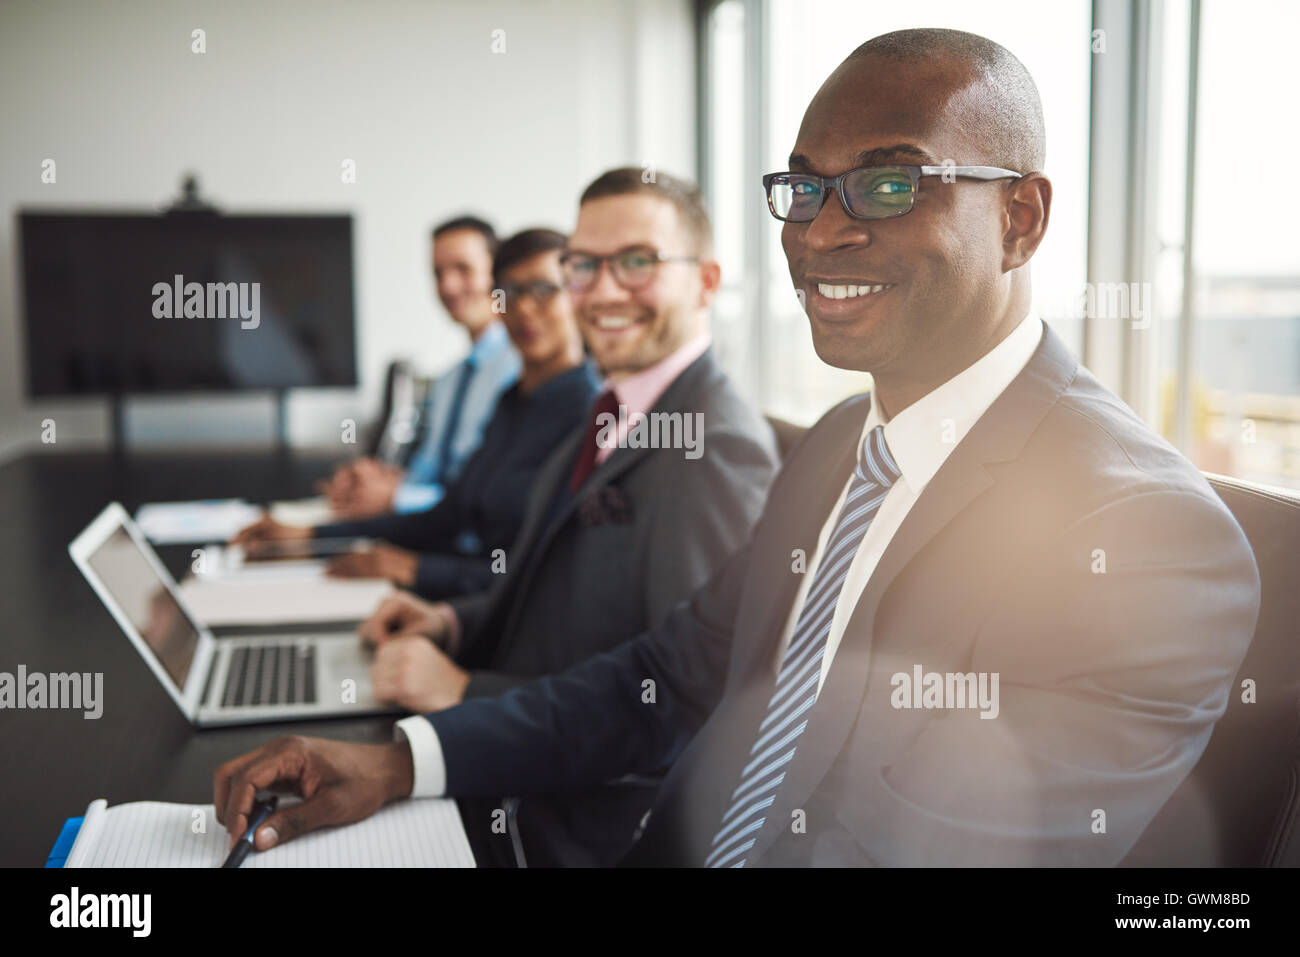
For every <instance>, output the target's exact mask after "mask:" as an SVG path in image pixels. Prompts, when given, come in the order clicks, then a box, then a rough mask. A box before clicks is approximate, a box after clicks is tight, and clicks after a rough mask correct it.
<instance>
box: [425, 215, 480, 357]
mask: <svg viewBox="0 0 1300 957" xmlns="http://www.w3.org/2000/svg"><path fill="white" fill-rule="evenodd" d="M433 278H434V282H435V283H436V284H437V286H438V298H439V299H440V300H442V305H443V308H444V309H446V310H447V312H448V314H449V315H450V316H451V317H452V319H454V320H456V321H457V322H458V323H460V324H461V325H462V326H464V327H465V328H466V329H467V330H469V332H470V334H471V335H476V334H477V333H478V332H480V331H481V330H482V329H484V328H485V327H486V326H487V325H488V324H490V323H491V322H492V318H493V317H492V251H491V250H490V249H489V248H488V242H487V239H485V238H484V236H483V234H482V233H480V232H479V231H478V230H475V229H453V230H450V231H448V232H445V233H443V234H442V235H440V236H438V237H437V238H436V239H434V241H433Z"/></svg>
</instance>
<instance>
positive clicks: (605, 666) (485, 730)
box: [214, 30, 1259, 867]
mask: <svg viewBox="0 0 1300 957" xmlns="http://www.w3.org/2000/svg"><path fill="white" fill-rule="evenodd" d="M1043 152H1044V136H1043V125H1042V114H1041V108H1040V106H1039V101H1038V95H1037V91H1036V90H1035V88H1034V85H1033V82H1032V80H1031V79H1030V77H1029V75H1028V74H1027V72H1026V71H1025V70H1024V67H1023V66H1022V65H1021V64H1020V63H1019V62H1018V61H1017V60H1016V59H1015V58H1014V57H1012V56H1011V54H1010V53H1008V52H1007V51H1006V50H1004V49H1003V48H1002V47H1000V46H998V45H997V44H994V43H992V42H991V41H988V40H986V39H984V38H982V37H977V36H973V35H971V34H966V33H960V32H957V31H948V30H908V31H900V32H897V33H892V34H886V35H884V36H881V37H877V38H875V39H873V40H871V41H868V42H867V43H866V44H864V45H863V46H862V47H860V48H859V49H858V50H857V51H855V53H854V54H852V55H851V56H850V57H849V58H848V59H847V60H846V61H845V62H844V63H843V64H841V65H840V67H839V68H838V69H837V70H836V71H835V72H834V73H833V74H832V75H831V77H830V78H829V79H828V80H827V81H826V83H825V84H824V85H823V87H822V88H821V90H820V91H819V92H818V94H817V95H816V97H815V98H814V100H813V102H812V104H811V105H810V106H809V108H808V110H807V112H806V114H805V116H804V121H803V124H802V126H801V128H800V131H799V135H798V139H797V142H796V144H795V148H794V151H793V153H792V155H791V158H790V167H791V169H790V170H789V171H787V172H783V173H778V174H773V175H771V176H769V177H767V178H766V184H767V186H768V196H769V203H770V207H771V211H772V213H773V214H774V215H775V216H777V217H778V218H780V219H782V220H784V221H785V223H786V225H785V226H784V229H783V233H782V241H783V244H784V247H785V252H786V256H787V259H788V260H789V265H790V272H791V276H792V278H793V279H794V282H795V285H796V287H797V288H798V289H799V290H800V291H801V292H802V293H803V294H804V295H805V296H806V303H807V311H808V314H809V319H810V323H811V327H812V332H813V340H814V343H815V345H816V347H817V350H818V354H819V355H820V356H821V357H822V358H823V359H824V360H825V361H827V362H828V363H830V364H832V365H836V366H840V367H845V368H856V369H865V370H868V371H870V372H872V373H873V378H874V387H873V390H872V393H871V395H870V396H863V397H859V398H856V399H851V400H849V401H847V402H845V403H843V404H841V405H839V406H837V407H836V408H834V409H832V410H831V411H830V412H829V413H828V414H827V415H826V416H825V417H823V419H822V420H821V421H820V422H819V423H818V424H817V425H816V426H815V427H814V428H813V429H812V430H811V431H810V432H809V433H808V434H807V435H806V436H805V437H804V438H803V440H802V441H801V443H800V444H799V446H798V447H797V448H796V449H795V450H794V452H793V453H792V454H791V456H790V457H789V460H788V461H787V463H786V465H785V467H784V469H783V470H782V472H781V474H780V475H779V476H778V478H777V480H776V482H775V483H774V485H773V487H772V490H771V493H770V495H769V499H768V502H767V505H766V507H765V509H764V512H763V515H762V517H761V519H760V520H759V523H758V526H757V527H756V529H755V531H754V534H753V536H752V538H751V540H750V542H749V544H748V545H747V546H746V547H745V548H744V549H742V550H741V551H740V552H739V553H737V555H735V556H734V557H733V558H732V560H731V561H729V562H728V563H727V565H726V567H725V568H724V569H723V570H722V571H721V572H719V574H718V575H717V576H715V577H714V578H713V579H712V580H711V581H710V582H709V584H708V585H706V586H705V587H704V588H702V589H700V590H699V591H698V592H697V593H696V594H695V596H694V597H693V598H692V599H691V601H690V602H689V603H687V604H684V605H682V606H679V607H678V608H677V609H675V610H674V611H673V613H672V614H671V615H670V616H669V618H668V620H667V621H666V622H664V623H663V624H662V625H660V626H659V627H656V628H654V629H652V630H651V631H649V632H647V633H646V634H643V635H641V636H639V637H638V638H637V639H636V640H634V641H631V642H628V643H626V644H624V645H623V646H621V647H619V648H617V649H615V650H613V651H610V652H607V653H605V654H602V655H600V656H599V657H596V658H594V659H592V660H590V661H588V662H586V663H584V664H582V665H580V666H578V667H576V668H572V669H570V670H569V671H568V672H566V673H565V674H563V675H559V676H555V677H550V678H546V679H544V680H542V681H539V682H536V683H534V684H531V685H528V686H525V687H520V688H516V689H514V690H513V691H511V692H510V693H509V694H506V695H504V696H502V697H501V698H499V699H496V700H482V701H472V702H467V703H466V704H464V705H462V706H461V707H458V708H454V709H451V710H449V711H444V712H441V713H438V714H432V715H429V716H428V718H427V722H426V723H427V725H428V731H429V735H428V737H427V738H425V739H423V740H420V739H418V736H417V735H411V734H410V733H409V732H408V739H409V742H406V743H404V742H397V743H394V744H393V745H390V746H372V747H371V748H370V749H369V750H366V749H362V748H359V747H358V746H355V745H344V744H337V743H334V742H319V741H313V740H308V739H301V738H285V739H280V740H279V741H277V742H274V743H272V744H271V745H269V746H268V747H266V748H264V749H262V751H260V752H256V753H254V754H252V755H247V756H244V757H242V758H239V759H236V761H233V762H231V763H229V764H228V765H226V766H225V767H223V768H222V769H220V770H219V771H218V773H217V775H216V780H215V782H214V783H215V786H216V787H215V789H216V799H217V807H218V808H219V809H220V810H219V813H220V814H221V816H222V820H223V821H224V822H225V823H226V825H227V827H228V828H231V829H232V831H236V830H237V829H238V828H239V827H240V826H241V825H242V823H243V821H244V820H245V819H246V814H247V812H248V810H249V809H250V808H251V806H252V801H253V791H254V789H255V788H256V787H257V786H259V785H265V784H267V783H269V782H271V781H273V780H275V779H276V778H280V779H288V780H304V779H309V780H312V781H313V782H319V784H318V785H317V790H316V791H314V792H313V798H312V799H311V800H308V801H307V802H306V803H305V804H304V805H302V806H301V808H300V809H297V810H291V811H289V812H286V813H285V814H284V815H283V816H282V817H279V818H278V819H276V818H273V819H272V820H271V822H270V826H271V827H272V829H273V830H274V831H275V832H276V834H272V835H268V840H274V839H276V838H277V837H279V838H285V837H288V836H293V835H296V834H298V833H301V832H302V831H303V830H307V829H311V828H314V827H318V826H322V825H324V824H330V823H336V822H338V821H346V820H354V819H357V818H359V817H363V816H365V815H366V814H368V813H370V812H371V811H372V810H373V809H374V808H375V807H378V806H380V805H381V804H383V803H384V802H385V801H388V800H394V799H397V798H399V797H403V796H406V795H414V796H421V795H425V794H441V793H446V794H454V795H464V794H488V793H501V792H503V791H514V792H522V793H532V792H546V791H551V790H555V789H563V788H573V787H577V786H579V785H581V784H582V783H584V782H592V781H603V780H607V779H609V778H610V777H613V776H615V775H618V774H624V773H627V772H629V771H635V770H638V769H650V768H658V767H663V766H665V765H669V764H671V771H670V772H669V774H668V775H667V777H666V778H665V780H664V783H663V785H662V787H661V789H660V791H659V795H658V797H657V799H656V802H655V807H654V809H653V811H652V812H651V815H650V818H649V822H648V825H647V827H646V828H645V829H644V833H643V834H642V835H641V837H640V840H639V841H638V843H637V846H636V849H635V850H634V851H633V854H632V856H631V857H630V859H629V860H630V861H631V862H634V863H676V864H693V865H710V866H724V867H735V866H755V865H768V866H771V865H776V866H780V865H837V864H863V865H871V864H876V865H925V864H944V865H998V864H1034V865H1062V864H1085V865H1113V864H1115V863H1117V862H1119V861H1120V860H1121V859H1122V858H1123V857H1124V855H1125V854H1126V853H1127V852H1128V850H1129V848H1130V847H1131V846H1132V845H1133V843H1134V842H1135V841H1136V839H1137V838H1138V836H1139V835H1140V834H1141V833H1142V831H1143V830H1144V829H1145V828H1146V826H1147V824H1148V823H1149V822H1150V820H1151V819H1152V818H1153V817H1154V816H1155V814H1156V812H1157V811H1158V810H1159V808H1160V806H1161V805H1162V804H1163V803H1164V802H1165V801H1166V800H1167V799H1168V797H1169V795H1170V794H1171V793H1172V791H1173V790H1174V789H1175V788H1176V787H1177V785H1178V784H1179V782H1180V781H1182V780H1183V778H1184V777H1186V775H1187V773H1188V772H1189V771H1190V769H1191V768H1192V767H1193V766H1194V765H1195V763H1196V761H1197V759H1198V758H1199V757H1200V755H1201V753H1202V751H1203V750H1204V748H1205V745H1206V742H1207V741H1208V739H1209V736H1210V733H1211V731H1212V729H1213V726H1214V723H1215V721H1217V720H1218V718H1219V717H1220V716H1221V715H1222V714H1223V711H1224V709H1225V706H1226V703H1227V696H1228V693H1229V691H1230V686H1231V682H1232V678H1233V676H1234V674H1235V672H1236V670H1237V668H1238V666H1239V664H1240V662H1241V660H1242V658H1243V657H1244V654H1245V651H1246V648H1247V646H1248V644H1249V642H1250V637H1251V634H1252V632H1253V629H1254V624H1255V618H1256V615H1257V613H1258V607H1259V579H1258V574H1257V571H1256V568H1255V564H1254V559H1253V556H1252V555H1251V552H1250V549H1249V546H1248V545H1247V543H1246V540H1245V537H1244V535H1243V534H1242V532H1241V530H1240V528H1239V527H1238V526H1237V524H1236V523H1235V521H1234V520H1233V519H1232V517H1231V515H1230V514H1229V512H1228V511H1227V509H1226V508H1225V507H1224V506H1223V504H1222V503H1221V502H1220V501H1219V500H1218V498H1217V497H1216V496H1215V494H1214V493H1213V491H1212V490H1211V489H1210V487H1209V486H1208V484H1207V483H1206V482H1205V481H1204V479H1203V478H1202V477H1201V475H1200V474H1199V472H1198V471H1197V470H1196V469H1195V468H1194V467H1193V466H1192V465H1191V463H1189V462H1187V461H1186V460H1185V459H1184V458H1182V456H1180V455H1179V454H1178V453H1177V452H1176V451H1175V450H1174V449H1173V448H1171V447H1170V446H1169V445H1168V444H1167V443H1165V442H1164V441H1163V440H1162V439H1160V438H1159V437H1158V436H1157V435H1155V434H1154V433H1153V432H1151V430H1149V429H1148V428H1147V427H1146V426H1145V425H1144V424H1143V423H1142V422H1141V421H1140V420H1138V418H1137V417H1136V416H1134V415H1133V414H1132V412H1131V411H1130V410H1128V409H1127V408H1126V407H1125V406H1124V405H1123V403H1122V402H1120V401H1119V400H1118V399H1117V398H1116V397H1115V396H1113V395H1112V394H1111V393H1109V392H1107V391H1106V389H1105V388H1103V387H1102V386H1101V385H1100V383H1098V382H1097V380H1096V379H1095V378H1094V377H1093V376H1092V375H1091V374H1090V373H1089V372H1088V371H1087V370H1085V369H1083V368H1081V367H1080V366H1079V364H1078V361H1077V359H1075V357H1074V356H1073V355H1071V354H1070V352H1069V351H1068V350H1067V349H1066V348H1065V346H1064V345H1063V344H1062V343H1061V341H1060V340H1059V339H1058V338H1057V337H1056V335H1055V334H1054V333H1052V332H1051V330H1050V329H1046V328H1045V327H1044V326H1043V325H1042V323H1041V321H1040V320H1039V319H1038V318H1037V317H1036V316H1035V315H1034V314H1033V313H1032V311H1031V310H1030V286H1029V270H1028V263H1029V260H1030V258H1031V256H1032V255H1033V253H1034V251H1035V250H1036V248H1037V247H1038V244H1039V242H1040V241H1041V239H1042V237H1043V234H1044V232H1045V229H1046V226H1047V221H1048V214H1049V210H1050V204H1051V186H1050V184H1049V183H1048V181H1047V180H1046V179H1045V178H1044V177H1043V176H1042V175H1041V174H1040V173H1038V172H1037V170H1039V169H1040V168H1041V166H1042V163H1043ZM945 174H946V175H945ZM647 682H649V683H650V686H652V687H653V688H654V689H655V696H654V699H653V701H647V700H646V699H645V689H646V687H647ZM322 795H325V796H327V799H326V800H318V798H319V797H320V796H322ZM312 805H315V807H313V806H312ZM260 840H261V838H260V835H259V841H260Z"/></svg>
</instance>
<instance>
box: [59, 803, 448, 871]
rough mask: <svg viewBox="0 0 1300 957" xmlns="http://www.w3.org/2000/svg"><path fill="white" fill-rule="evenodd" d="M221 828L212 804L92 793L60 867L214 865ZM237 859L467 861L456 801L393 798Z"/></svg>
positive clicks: (223, 849)
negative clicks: (363, 815) (113, 802)
mask: <svg viewBox="0 0 1300 957" xmlns="http://www.w3.org/2000/svg"><path fill="white" fill-rule="evenodd" d="M227 842H228V836H227V834H226V829H225V828H224V827H222V826H221V825H220V824H219V823H217V819H216V816H215V814H214V812H213V807H212V805H211V804H165V803H162V802H160V801H137V802H135V803H132V804H119V805H117V806H116V807H111V808H110V807H107V806H106V805H105V803H104V802H103V801H102V800H101V801H95V802H94V803H92V804H91V805H90V807H89V808H87V809H86V819H85V821H84V822H83V823H82V826H81V831H80V832H79V833H78V834H77V840H76V843H75V844H74V845H73V847H72V853H71V854H69V855H68V860H67V863H66V865H65V866H66V867H220V866H221V863H222V861H224V860H225V859H226V855H227V853H228V847H227ZM240 866H241V867H473V866H474V855H473V853H472V852H471V851H470V849H469V840H468V838H466V836H465V827H464V825H463V824H462V823H461V820H460V812H459V811H458V810H457V808H456V802H455V801H452V800H447V799H439V798H420V799H416V800H408V801H398V802H397V803H395V804H390V805H388V806H387V807H385V808H383V809H381V810H380V811H378V812H377V813H375V814H373V815H372V816H370V817H369V818H367V819H366V820H364V821H360V822H358V823H356V824H350V825H348V826H346V827H337V828H329V829H326V830H321V831H315V832H313V833H311V834H308V835H306V836H304V837H300V838H298V839H297V840H294V841H289V842H288V843H287V844H283V845H281V846H280V847H273V848H271V850H269V851H263V852H257V851H254V852H253V853H252V854H250V855H248V857H247V858H245V859H244V863H243V864H241V865H240Z"/></svg>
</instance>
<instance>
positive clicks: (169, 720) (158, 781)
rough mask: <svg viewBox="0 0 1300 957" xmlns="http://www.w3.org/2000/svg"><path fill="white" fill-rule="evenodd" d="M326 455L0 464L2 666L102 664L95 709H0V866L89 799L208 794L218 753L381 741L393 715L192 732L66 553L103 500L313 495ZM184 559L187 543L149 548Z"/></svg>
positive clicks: (93, 456)
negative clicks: (300, 739)
mask: <svg viewBox="0 0 1300 957" xmlns="http://www.w3.org/2000/svg"><path fill="white" fill-rule="evenodd" d="M330 464H331V460H330V459H326V458H319V457H309V456H289V455H285V454H280V453H273V452H268V453H265V454H249V453H228V454H219V455H218V454H187V455H184V456H180V455H147V456H146V455H134V456H130V457H114V456H112V455H110V454H99V453H61V454H55V453H39V454H32V455H28V456H25V457H23V458H19V459H15V460H12V461H9V462H6V463H3V464H0V622H2V624H0V672H8V673H10V674H16V673H17V670H18V666H19V665H26V667H27V671H28V673H29V674H30V673H32V672H42V673H46V674H49V673H51V672H73V671H76V672H92V673H93V672H103V674H104V685H103V698H104V705H103V714H102V715H101V717H99V718H98V719H97V720H87V719H86V718H85V717H84V716H83V713H82V712H81V711H56V710H44V711H34V710H11V709H8V708H6V709H3V710H0V821H2V822H3V823H0V865H3V866H41V865H43V864H44V863H45V858H46V856H47V855H48V854H49V851H50V848H51V847H52V846H53V844H54V840H55V838H56V837H57V836H58V834H59V829H60V828H61V827H62V825H63V821H64V819H65V818H68V817H77V816H79V815H81V814H82V813H83V812H84V811H85V809H86V805H88V804H89V803H90V802H91V801H93V800H95V799H96V798H105V799H106V800H107V801H108V803H109V804H110V805H113V804H121V803H123V802H126V801H143V800H154V801H178V802H184V803H196V804H197V803H208V802H210V801H211V800H212V772H213V770H214V769H215V768H216V767H217V766H218V765H219V764H221V763H222V762H223V761H225V760H227V759H229V758H231V757H234V756H235V755H238V754H241V753H243V752H245V751H248V750H251V749H253V748H256V747H258V746H259V745H261V744H263V743H265V742H266V741H268V740H269V739H271V738H272V737H274V736H276V735H279V734H288V733H304V734H313V735H321V736H326V737H331V738H337V739H340V740H347V741H389V740H392V726H393V718H392V717H391V716H388V717H371V718H350V719H330V720H323V721H302V722H286V723H282V724H265V725H250V726H245V727H242V728H214V729H205V730H203V731H199V730H197V729H195V728H194V727H193V726H191V725H190V723H189V721H188V720H186V718H185V717H184V716H183V715H182V714H181V713H180V711H179V710H178V709H177V708H176V706H175V704H173V703H172V701H171V699H170V698H169V697H168V695H167V692H166V691H164V690H163V687H162V685H160V684H159V683H158V681H157V679H155V678H154V677H153V675H152V673H151V672H150V671H149V668H148V666H147V665H146V664H145V662H144V659H142V658H141V657H140V655H139V654H138V653H136V651H135V650H134V649H133V648H132V647H131V645H130V642H129V641H128V639H127V637H126V636H125V635H124V634H123V633H122V630H121V629H120V628H118V626H117V623H116V622H115V621H114V620H113V618H112V616H111V615H110V614H109V613H108V610H107V609H106V608H105V607H104V605H103V604H102V603H101V602H100V600H99V599H98V598H97V597H96V596H95V593H94V591H93V590H92V589H91V587H90V585H88V584H87V583H86V581H85V579H84V578H82V576H81V573H80V572H79V571H78V570H77V567H76V565H74V564H73V562H72V559H71V558H69V557H68V550H67V549H68V543H69V542H70V541H72V539H73V538H75V537H76V535H77V533H78V532H80V531H81V530H82V529H83V528H84V527H85V526H86V525H87V523H89V522H90V520H91V519H92V518H94V517H95V515H97V514H98V513H99V511H100V510H101V509H102V508H103V507H104V506H105V505H106V504H108V503H109V502H110V501H114V500H116V501H119V502H121V503H122V504H123V505H125V506H126V507H127V509H128V510H129V511H131V512H132V514H134V512H135V509H136V508H137V506H139V505H140V504H141V503H143V502H152V501H182V500H188V499H204V498H245V499H248V500H249V501H252V502H268V501H271V500H275V499H283V498H298V497H302V496H306V495H310V494H312V483H313V482H314V481H315V480H316V479H318V478H320V477H321V476H323V475H325V474H326V473H327V472H328V469H329V466H330ZM158 551H159V554H160V556H161V557H162V558H163V560H164V562H165V563H166V564H167V565H168V566H169V567H170V568H172V569H173V571H174V572H175V571H176V570H178V569H180V568H183V567H184V565H185V564H186V562H187V557H188V555H189V546H183V547H178V546H172V547H171V548H160V549H159V550H158Z"/></svg>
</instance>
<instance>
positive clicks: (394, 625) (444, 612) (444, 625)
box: [358, 592, 455, 651]
mask: <svg viewBox="0 0 1300 957" xmlns="http://www.w3.org/2000/svg"><path fill="white" fill-rule="evenodd" d="M452 615H453V612H452V610H451V609H450V608H448V607H447V606H446V605H445V604H443V603H442V602H427V601H423V600H422V599H419V598H416V597H415V596H414V595H412V594H409V593H407V592H398V593H397V594H396V595H390V596H389V597H387V598H385V599H384V600H383V601H381V602H380V603H379V607H378V608H376V609H375V613H374V614H373V615H371V616H370V617H369V618H367V619H366V620H365V621H363V622H362V623H361V627H360V628H359V629H358V633H359V634H360V635H361V640H362V641H363V642H365V643H366V644H368V645H382V644H384V643H385V642H388V641H392V640H394V639H397V638H402V637H405V636H408V635H425V636H427V637H429V638H431V639H433V640H434V641H435V642H438V643H439V644H442V643H445V642H446V641H447V639H448V638H449V637H450V636H451V631H452V628H451V621H452ZM454 650H455V649H453V651H454Z"/></svg>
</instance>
